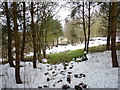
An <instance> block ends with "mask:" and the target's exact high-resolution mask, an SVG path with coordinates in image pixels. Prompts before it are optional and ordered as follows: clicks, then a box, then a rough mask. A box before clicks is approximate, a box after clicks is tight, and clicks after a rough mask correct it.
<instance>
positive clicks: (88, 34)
mask: <svg viewBox="0 0 120 90" xmlns="http://www.w3.org/2000/svg"><path fill="white" fill-rule="evenodd" d="M88 14H89V16H88V41H87V53H88V51H89V40H90V2H89V8H88Z"/></svg>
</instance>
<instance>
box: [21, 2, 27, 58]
mask: <svg viewBox="0 0 120 90" xmlns="http://www.w3.org/2000/svg"><path fill="white" fill-rule="evenodd" d="M25 7H26V5H25V2H23V40H22V47H21V60H23V59H24V50H25V39H26V38H25V37H26V20H25Z"/></svg>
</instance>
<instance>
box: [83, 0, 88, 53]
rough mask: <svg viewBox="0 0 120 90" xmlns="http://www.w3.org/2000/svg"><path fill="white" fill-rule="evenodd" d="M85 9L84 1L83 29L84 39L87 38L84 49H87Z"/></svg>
mask: <svg viewBox="0 0 120 90" xmlns="http://www.w3.org/2000/svg"><path fill="white" fill-rule="evenodd" d="M84 13H85V10H84V2H83V30H84V39H85V47H84V51H86V42H87V38H86V29H85V16H84V15H85V14H84Z"/></svg>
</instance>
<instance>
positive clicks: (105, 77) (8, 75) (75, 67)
mask: <svg viewBox="0 0 120 90" xmlns="http://www.w3.org/2000/svg"><path fill="white" fill-rule="evenodd" d="M94 39H95V40H94V41H92V40H91V41H90V47H92V46H98V45H103V44H106V38H100V37H98V38H94ZM117 42H119V39H117ZM83 47H84V44H77V45H76V46H72V45H67V46H59V47H53V49H51V50H47V53H48V54H49V53H55V52H64V51H68V50H76V49H81V48H83ZM31 55H32V53H30V54H28V55H27V56H31ZM117 55H118V61H119V63H120V50H118V51H117ZM87 58H88V60H87V61H83V62H75V61H71V62H69V63H60V64H55V65H50V64H43V63H39V62H37V69H33V67H32V62H21V65H22V66H23V67H21V68H20V72H21V79H22V81H23V84H16V82H15V69H14V68H11V67H9V64H5V65H0V72H1V73H0V81H2V82H0V89H1V88H41V87H42V88H44V87H48V88H61V87H62V86H63V85H65V84H67V85H69V86H70V88H74V86H75V85H79V84H84V85H86V86H87V88H118V77H119V75H118V68H112V60H111V52H110V51H104V52H99V53H89V54H87ZM78 59H79V58H78ZM65 67H66V68H65ZM68 78H70V80H68Z"/></svg>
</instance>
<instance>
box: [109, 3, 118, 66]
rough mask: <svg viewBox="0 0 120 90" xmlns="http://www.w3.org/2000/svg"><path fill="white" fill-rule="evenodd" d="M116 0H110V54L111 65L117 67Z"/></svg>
mask: <svg viewBox="0 0 120 90" xmlns="http://www.w3.org/2000/svg"><path fill="white" fill-rule="evenodd" d="M117 7H118V2H112V14H111V15H112V17H111V56H112V67H119V65H118V61H117V53H116V31H117V11H118V9H117Z"/></svg>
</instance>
